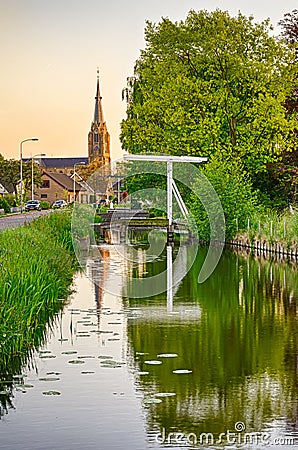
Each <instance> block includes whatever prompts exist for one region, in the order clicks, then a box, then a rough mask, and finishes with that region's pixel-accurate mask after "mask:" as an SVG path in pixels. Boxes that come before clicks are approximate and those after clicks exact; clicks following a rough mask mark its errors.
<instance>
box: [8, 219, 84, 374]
mask: <svg viewBox="0 0 298 450" xmlns="http://www.w3.org/2000/svg"><path fill="white" fill-rule="evenodd" d="M76 269H77V265H76V260H75V258H74V254H73V250H72V239H71V212H70V211H63V212H62V211H59V212H55V213H52V214H50V215H48V216H45V217H39V218H38V219H36V220H35V221H33V222H31V223H30V224H27V225H25V226H24V227H18V228H16V229H13V230H4V231H3V232H2V233H0V317H1V324H0V361H1V362H0V376H1V374H2V375H4V376H5V374H3V370H2V369H3V367H5V368H6V369H7V367H10V366H11V364H10V362H11V363H12V364H13V366H15V365H21V364H22V362H23V359H24V358H25V357H26V355H27V354H28V351H29V352H30V350H31V349H33V348H34V347H35V346H36V345H40V343H41V342H42V340H43V339H44V336H45V332H46V331H45V330H46V324H47V323H48V321H49V320H50V319H51V318H53V317H54V315H55V313H57V312H58V311H59V310H60V309H61V308H62V306H63V304H64V302H65V299H66V298H67V296H68V294H69V292H70V285H71V283H72V278H73V275H74V272H75V270H76ZM12 371H14V370H12Z"/></svg>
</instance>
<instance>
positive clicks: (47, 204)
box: [40, 201, 51, 209]
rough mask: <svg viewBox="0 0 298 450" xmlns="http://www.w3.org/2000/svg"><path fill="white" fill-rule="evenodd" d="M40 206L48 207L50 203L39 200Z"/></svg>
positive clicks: (42, 207)
mask: <svg viewBox="0 0 298 450" xmlns="http://www.w3.org/2000/svg"><path fill="white" fill-rule="evenodd" d="M40 207H41V209H50V207H51V204H50V202H46V201H41V202H40Z"/></svg>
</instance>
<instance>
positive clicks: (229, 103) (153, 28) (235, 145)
mask: <svg viewBox="0 0 298 450" xmlns="http://www.w3.org/2000/svg"><path fill="white" fill-rule="evenodd" d="M271 31H272V29H271V27H270V23H269V20H265V21H263V22H261V23H255V22H254V20H253V17H245V16H244V15H242V14H241V13H239V14H238V16H237V17H231V16H230V15H229V14H228V13H227V12H223V11H220V10H216V11H214V12H207V11H205V10H202V11H198V12H195V11H193V10H192V11H190V12H189V14H188V16H187V18H186V20H185V21H181V22H175V23H173V22H171V21H170V20H169V19H168V18H164V19H162V21H161V22H160V23H158V24H153V23H151V22H147V25H146V29H145V39H146V47H145V49H144V50H143V51H142V52H141V55H140V58H139V59H138V60H137V62H136V64H135V69H134V75H133V76H132V77H130V78H129V79H128V83H127V87H126V89H125V90H124V92H123V93H124V96H125V98H126V100H127V118H126V119H125V120H123V121H122V124H121V127H122V131H121V141H122V146H123V148H124V149H126V150H128V151H130V152H132V153H142V152H161V153H169V154H179V155H183V154H184V155H185V154H186V155H195V156H208V157H210V156H211V155H212V154H215V153H218V152H220V153H221V154H222V155H225V156H226V157H228V158H229V157H237V158H239V159H240V160H241V161H242V163H243V167H244V169H245V170H247V171H248V173H249V174H251V175H255V174H256V173H259V172H262V171H265V170H266V166H267V164H268V163H272V162H274V161H276V160H277V159H278V158H279V155H280V153H281V151H282V150H283V149H287V150H291V149H292V148H293V147H294V146H295V141H296V138H297V137H296V135H295V133H294V130H295V126H296V123H297V122H296V117H295V116H294V114H293V113H292V114H291V113H289V112H287V110H286V107H285V100H286V98H287V97H288V96H289V95H290V93H291V91H292V89H293V85H294V84H293V83H294V78H295V71H296V70H297V69H296V65H294V64H291V62H293V57H294V54H293V50H292V49H291V48H290V47H289V46H288V45H285V43H284V41H281V40H277V39H276V38H275V37H274V36H272V33H271Z"/></svg>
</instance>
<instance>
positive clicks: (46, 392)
mask: <svg viewBox="0 0 298 450" xmlns="http://www.w3.org/2000/svg"><path fill="white" fill-rule="evenodd" d="M43 395H61V392H58V391H45V392H43Z"/></svg>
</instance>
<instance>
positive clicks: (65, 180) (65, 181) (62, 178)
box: [42, 171, 86, 192]
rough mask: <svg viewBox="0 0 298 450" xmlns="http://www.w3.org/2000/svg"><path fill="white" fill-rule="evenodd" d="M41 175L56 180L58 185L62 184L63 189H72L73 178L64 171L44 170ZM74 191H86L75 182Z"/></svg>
mask: <svg viewBox="0 0 298 450" xmlns="http://www.w3.org/2000/svg"><path fill="white" fill-rule="evenodd" d="M42 175H46V176H48V177H49V178H52V180H54V181H56V183H58V184H60V186H62V187H63V188H64V189H67V190H68V191H73V187H74V186H73V180H72V179H71V178H70V177H69V176H68V175H66V174H65V173H56V172H46V171H44V172H43V174H42ZM75 191H76V192H77V191H86V188H84V187H83V186H82V185H81V184H79V183H77V182H75Z"/></svg>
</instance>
